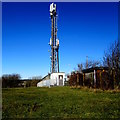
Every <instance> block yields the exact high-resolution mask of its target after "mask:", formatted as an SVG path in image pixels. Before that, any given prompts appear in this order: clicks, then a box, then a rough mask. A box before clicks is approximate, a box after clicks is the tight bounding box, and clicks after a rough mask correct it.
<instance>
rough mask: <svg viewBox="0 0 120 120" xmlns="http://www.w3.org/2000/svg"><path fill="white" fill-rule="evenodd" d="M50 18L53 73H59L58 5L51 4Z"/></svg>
mask: <svg viewBox="0 0 120 120" xmlns="http://www.w3.org/2000/svg"><path fill="white" fill-rule="evenodd" d="M50 17H51V38H50V43H49V45H50V47H51V56H50V59H51V73H55V72H59V40H58V39H57V13H56V4H54V3H52V4H50Z"/></svg>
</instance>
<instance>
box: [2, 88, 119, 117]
mask: <svg viewBox="0 0 120 120" xmlns="http://www.w3.org/2000/svg"><path fill="white" fill-rule="evenodd" d="M2 92H3V100H2V101H3V104H2V105H3V106H2V107H3V111H2V114H3V118H119V117H120V92H118V93H115V92H108V91H104V92H103V91H99V90H98V91H94V90H91V91H90V90H89V89H71V88H70V87H53V88H9V89H3V91H2Z"/></svg>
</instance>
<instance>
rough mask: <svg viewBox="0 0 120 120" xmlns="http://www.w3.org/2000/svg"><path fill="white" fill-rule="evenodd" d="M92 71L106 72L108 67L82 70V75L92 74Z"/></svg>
mask: <svg viewBox="0 0 120 120" xmlns="http://www.w3.org/2000/svg"><path fill="white" fill-rule="evenodd" d="M94 70H108V67H92V68H88V69H84V70H82V72H83V73H89V72H94Z"/></svg>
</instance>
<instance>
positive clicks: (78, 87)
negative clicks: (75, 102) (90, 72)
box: [70, 86, 120, 93]
mask: <svg viewBox="0 0 120 120" xmlns="http://www.w3.org/2000/svg"><path fill="white" fill-rule="evenodd" d="M70 88H71V89H77V90H84V91H89V92H95V93H100V92H108V93H120V89H118V88H115V89H113V90H110V89H108V90H104V89H97V88H92V87H90V88H89V87H86V86H71V87H70Z"/></svg>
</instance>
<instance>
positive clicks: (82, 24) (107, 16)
mask: <svg viewBox="0 0 120 120" xmlns="http://www.w3.org/2000/svg"><path fill="white" fill-rule="evenodd" d="M56 4H57V13H58V38H59V40H60V50H59V51H60V53H59V54H60V71H64V72H66V73H69V72H71V71H72V70H74V68H75V67H77V64H78V63H81V62H82V63H84V62H85V61H86V56H88V59H93V60H102V57H103V55H104V50H106V49H107V47H109V45H110V44H111V43H112V42H113V41H115V40H117V39H118V3H112V2H110V3H92V2H91V3H82V2H79V3H65V2H64V3H62V2H61V3H56ZM49 5H50V3H49V2H46V3H42V2H39V3H36V2H35V3H32V2H30V3H28V2H27V3H12V2H11V3H3V6H2V73H3V74H12V73H19V74H20V75H21V77H23V78H28V77H32V76H39V75H42V76H44V75H46V74H47V73H48V72H49V71H50V58H49V56H50V53H49V52H48V50H50V46H49V45H48V42H49V39H50V37H51V23H50V22H51V21H50V14H49Z"/></svg>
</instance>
